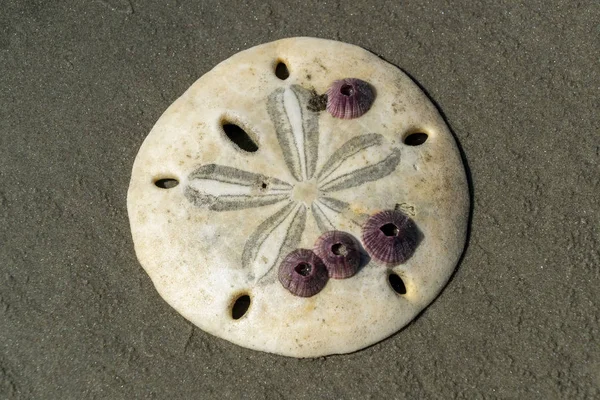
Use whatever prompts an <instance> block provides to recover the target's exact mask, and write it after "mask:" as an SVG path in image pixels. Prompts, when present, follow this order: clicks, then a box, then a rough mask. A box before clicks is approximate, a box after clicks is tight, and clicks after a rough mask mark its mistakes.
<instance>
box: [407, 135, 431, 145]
mask: <svg viewBox="0 0 600 400" xmlns="http://www.w3.org/2000/svg"><path fill="white" fill-rule="evenodd" d="M427 138H428V136H427V134H426V133H423V132H415V133H411V134H410V135H408V136H407V137H405V138H404V144H406V145H408V146H420V145H422V144H423V143H425V142H426V141H427Z"/></svg>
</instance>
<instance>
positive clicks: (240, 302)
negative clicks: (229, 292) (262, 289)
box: [231, 294, 250, 320]
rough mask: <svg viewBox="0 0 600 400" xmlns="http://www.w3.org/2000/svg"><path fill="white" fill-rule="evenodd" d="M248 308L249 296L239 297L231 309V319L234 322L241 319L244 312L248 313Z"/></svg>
mask: <svg viewBox="0 0 600 400" xmlns="http://www.w3.org/2000/svg"><path fill="white" fill-rule="evenodd" d="M249 308H250V296H248V295H247V294H244V295H241V296H240V297H238V298H237V299H236V300H235V302H234V303H233V307H231V318H233V319H236V320H237V319H240V318H242V317H243V316H244V315H246V312H248V309H249Z"/></svg>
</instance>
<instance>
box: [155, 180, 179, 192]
mask: <svg viewBox="0 0 600 400" xmlns="http://www.w3.org/2000/svg"><path fill="white" fill-rule="evenodd" d="M154 185H155V186H156V187H159V188H161V189H173V188H174V187H175V186H177V185H179V181H178V180H177V179H173V178H162V179H157V180H155V181H154Z"/></svg>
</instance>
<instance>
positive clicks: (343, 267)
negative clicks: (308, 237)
mask: <svg viewBox="0 0 600 400" xmlns="http://www.w3.org/2000/svg"><path fill="white" fill-rule="evenodd" d="M314 252H315V254H316V255H317V256H319V257H320V258H321V260H323V263H324V264H325V267H326V268H327V273H328V274H329V277H330V278H334V279H344V278H350V277H351V276H352V275H354V274H355V273H356V271H358V267H359V266H360V256H361V254H360V244H359V243H358V241H357V240H356V239H355V238H354V236H352V235H351V234H349V233H346V232H342V231H329V232H325V233H324V234H322V235H321V236H320V237H319V238H318V239H317V241H316V243H315V247H314Z"/></svg>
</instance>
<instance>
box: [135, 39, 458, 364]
mask: <svg viewBox="0 0 600 400" xmlns="http://www.w3.org/2000/svg"><path fill="white" fill-rule="evenodd" d="M278 64H279V68H277V65H278ZM284 65H285V67H287V71H283V72H287V73H288V74H289V76H287V77H286V74H285V73H281V72H282V70H285V67H284ZM276 70H277V73H276ZM278 75H279V77H278ZM282 78H285V79H282ZM343 78H359V79H361V80H364V81H366V82H368V83H370V84H371V85H372V87H373V88H374V89H375V92H376V98H375V100H374V102H373V104H372V106H371V108H370V109H369V110H368V111H367V112H366V114H364V115H362V116H361V117H359V118H355V119H350V120H343V119H337V118H333V117H332V116H331V115H330V114H328V113H327V112H326V111H318V110H317V111H315V110H316V108H315V107H314V104H315V103H311V102H312V101H315V100H318V97H315V94H323V93H326V91H327V89H328V87H329V86H330V85H331V83H332V82H333V81H335V80H339V79H343ZM309 103H310V104H312V105H311V106H310V107H309ZM227 124H229V125H228V126H227V127H226V128H227V129H224V125H227ZM236 126H237V127H239V129H237V131H236V128H235V127H236ZM226 130H227V132H229V133H230V134H231V132H232V131H233V133H234V135H233V136H231V138H230V137H229V136H228V135H227V132H226ZM240 130H243V131H244V132H246V135H247V136H246V137H244V136H243V134H242V135H241V136H237V137H236V136H235V133H236V132H237V133H239V132H240ZM415 132H422V133H425V134H426V135H427V136H426V139H427V140H426V141H425V142H424V143H422V144H420V145H414V144H417V143H419V141H418V140H417V141H416V143H412V142H411V141H412V139H413V138H414V137H412V136H411V137H410V138H408V137H409V135H410V134H411V133H415ZM407 138H408V139H407ZM421 138H425V136H424V135H421ZM244 139H245V141H244ZM417 139H419V137H417ZM236 142H237V143H236ZM411 144H413V145H411ZM244 148H245V149H246V150H244ZM168 179H173V180H176V181H177V182H178V184H177V185H176V186H174V187H170V185H168V183H169V181H165V180H168ZM161 186H162V187H161ZM468 203H469V198H468V188H467V182H466V177H465V172H464V169H463V165H462V162H461V158H460V156H459V152H458V150H457V146H456V144H455V142H454V139H453V137H452V135H451V134H450V132H449V129H448V127H447V126H446V125H445V123H444V121H443V119H442V118H441V116H440V115H439V113H438V111H437V110H436V108H435V107H434V105H433V104H432V103H431V102H430V101H429V100H428V98H427V97H426V96H425V95H424V94H423V93H422V92H421V90H420V89H419V88H418V87H417V85H416V84H415V83H413V82H412V81H411V80H410V79H409V78H408V77H407V76H406V75H405V74H404V73H402V72H401V71H400V70H399V69H397V68H396V67H394V66H392V65H390V64H388V63H386V62H384V61H382V60H381V59H379V58H378V57H376V56H374V55H373V54H371V53H369V52H367V51H365V50H363V49H361V48H359V47H356V46H353V45H349V44H344V43H340V42H335V41H329V40H321V39H313V38H292V39H284V40H280V41H276V42H272V43H267V44H264V45H261V46H257V47H254V48H251V49H249V50H246V51H242V52H240V53H238V54H236V55H234V56H233V57H231V58H229V59H228V60H225V61H223V62H222V63H221V64H219V65H217V66H216V67H215V68H214V69H213V70H212V71H210V72H208V73H207V74H206V75H204V76H203V77H202V78H200V79H199V80H198V81H196V82H195V83H194V84H193V85H192V86H191V87H190V88H189V89H188V90H187V91H186V92H185V93H184V94H183V96H181V97H180V98H179V99H178V100H177V101H175V102H174V103H173V104H172V105H171V106H170V107H169V108H168V109H167V111H165V113H164V114H163V115H162V116H161V118H160V119H159V121H158V122H157V123H156V125H155V126H154V128H153V129H152V131H151V132H150V134H149V135H148V137H147V138H146V140H145V141H144V143H143V145H142V147H141V149H140V151H139V153H138V155H137V158H136V160H135V164H134V166H133V172H132V177H131V184H130V187H129V193H128V198H127V206H128V212H129V218H130V223H131V230H132V234H133V240H134V243H135V250H136V254H137V256H138V258H139V261H140V263H141V265H142V266H143V268H144V269H145V270H146V272H147V273H148V274H149V275H150V277H151V279H152V281H153V283H154V285H155V286H156V289H157V290H158V292H159V293H160V295H161V296H162V297H163V298H164V299H165V300H166V301H167V302H168V303H169V304H170V305H171V306H172V307H174V308H175V309H176V310H177V311H178V312H179V313H181V314H182V315H183V316H184V317H185V318H187V319H188V320H190V321H191V322H193V323H194V324H195V325H197V326H198V327H200V328H201V329H203V330H204V331H206V332H209V333H211V334H213V335H215V336H218V337H221V338H224V339H226V340H229V341H231V342H233V343H236V344H239V345H241V346H244V347H248V348H252V349H256V350H261V351H267V352H272V353H277V354H282V355H287V356H294V357H316V356H322V355H327V354H335V353H348V352H352V351H355V350H358V349H361V348H364V347H366V346H369V345H371V344H373V343H375V342H377V341H380V340H382V339H384V338H386V337H388V336H389V335H391V334H393V333H394V332H396V331H398V330H399V329H401V328H402V327H403V326H405V325H406V324H407V323H408V322H410V321H411V320H412V319H413V318H414V317H415V316H416V315H417V314H418V313H419V312H420V311H421V310H422V309H423V308H425V307H426V306H427V305H428V304H429V303H430V302H431V301H432V300H433V299H434V298H435V297H436V295H437V294H438V293H439V292H440V290H441V289H442V288H443V286H444V285H445V284H446V282H447V280H448V279H449V277H450V275H451V274H452V272H453V270H454V268H455V265H456V263H457V261H458V259H459V256H460V254H461V252H462V249H463V246H464V242H465V236H466V228H467V217H468ZM394 208H396V209H398V208H400V209H401V210H403V211H404V212H405V213H406V214H407V215H409V216H410V217H411V218H412V219H413V220H414V222H415V223H416V225H417V226H418V228H419V230H420V232H421V234H422V240H421V242H420V243H419V245H418V247H417V249H416V251H415V252H414V254H413V255H412V257H410V258H409V259H408V260H407V261H406V262H405V263H403V264H400V265H397V266H393V267H389V266H385V265H380V264H378V263H377V262H375V261H370V262H369V263H368V264H367V265H364V266H362V268H361V269H360V270H359V271H358V272H357V273H356V274H355V275H354V276H352V277H351V278H347V279H330V280H329V281H328V282H327V284H326V285H325V287H324V288H323V289H322V290H321V291H320V292H319V293H317V294H316V295H314V296H312V297H308V298H303V297H297V296H294V295H292V294H291V293H290V292H288V291H287V290H286V289H284V288H283V287H282V285H281V284H280V282H279V281H278V279H277V271H278V266H279V263H280V261H281V260H282V258H283V257H285V256H286V255H287V254H288V253H289V252H291V251H292V250H294V249H297V248H305V249H312V248H313V245H314V243H315V241H316V239H317V238H318V237H319V236H320V235H321V234H322V233H323V231H327V230H333V229H336V230H341V231H345V232H348V233H350V234H352V235H354V237H356V238H357V239H358V240H360V238H361V227H362V225H363V224H364V222H365V221H366V219H367V218H368V217H369V216H370V215H372V214H374V213H377V212H379V211H382V210H390V209H394ZM390 274H392V279H391V281H392V283H396V281H398V280H399V279H401V280H402V282H403V284H404V286H405V292H406V293H398V292H397V291H396V290H394V287H393V285H392V284H390V278H389V276H390ZM399 291H401V292H402V291H403V290H401V289H400V290H399ZM238 299H241V300H239V301H237V300H238ZM236 301H237V302H236ZM244 301H249V307H243V305H244V304H243V303H244ZM246 306H247V304H246ZM234 309H235V310H234ZM232 312H233V313H234V314H235V315H233V314H232ZM233 316H235V317H236V318H237V319H236V318H234V317H233Z"/></svg>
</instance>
